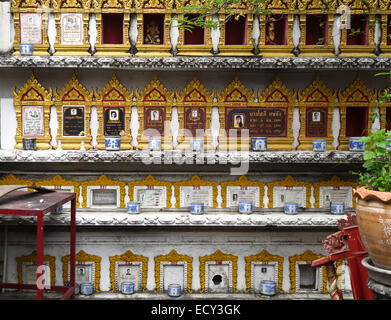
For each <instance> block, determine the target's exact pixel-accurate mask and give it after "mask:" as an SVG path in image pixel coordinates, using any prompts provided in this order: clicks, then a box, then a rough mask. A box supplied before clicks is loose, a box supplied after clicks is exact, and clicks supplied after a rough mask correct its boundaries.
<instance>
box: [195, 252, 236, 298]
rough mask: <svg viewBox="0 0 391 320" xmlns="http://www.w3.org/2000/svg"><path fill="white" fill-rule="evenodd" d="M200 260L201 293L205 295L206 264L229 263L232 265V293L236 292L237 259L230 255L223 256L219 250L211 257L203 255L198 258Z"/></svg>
mask: <svg viewBox="0 0 391 320" xmlns="http://www.w3.org/2000/svg"><path fill="white" fill-rule="evenodd" d="M199 260H200V281H201V293H206V283H205V282H206V281H205V279H206V270H205V269H206V262H217V263H224V262H231V265H232V292H233V293H235V292H236V281H237V274H238V257H237V256H234V255H232V254H225V253H223V252H221V251H220V250H217V251H216V252H215V253H213V254H211V255H205V256H202V257H199Z"/></svg>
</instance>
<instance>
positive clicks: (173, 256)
mask: <svg viewBox="0 0 391 320" xmlns="http://www.w3.org/2000/svg"><path fill="white" fill-rule="evenodd" d="M154 260H155V283H156V292H160V291H161V290H163V288H160V281H161V279H160V271H161V270H160V263H161V262H169V263H177V262H185V263H186V269H187V274H186V278H187V279H186V283H187V292H188V293H191V291H192V290H191V284H192V275H193V258H192V257H190V256H187V255H182V254H178V253H177V252H176V251H175V250H171V251H170V253H169V254H166V255H160V256H157V257H155V258H154Z"/></svg>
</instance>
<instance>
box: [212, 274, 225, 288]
mask: <svg viewBox="0 0 391 320" xmlns="http://www.w3.org/2000/svg"><path fill="white" fill-rule="evenodd" d="M212 281H213V284H214V285H215V286H218V285H219V284H220V283H221V282H222V281H223V277H222V276H221V275H220V274H216V275H215V276H214V277H213V278H212Z"/></svg>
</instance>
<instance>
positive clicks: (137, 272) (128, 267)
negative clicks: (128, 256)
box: [116, 262, 142, 291]
mask: <svg viewBox="0 0 391 320" xmlns="http://www.w3.org/2000/svg"><path fill="white" fill-rule="evenodd" d="M141 275H142V272H141V262H132V263H126V262H119V263H117V279H116V280H117V281H116V286H117V287H116V289H117V290H121V284H122V283H123V282H133V283H134V291H139V290H141Z"/></svg>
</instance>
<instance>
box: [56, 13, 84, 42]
mask: <svg viewBox="0 0 391 320" xmlns="http://www.w3.org/2000/svg"><path fill="white" fill-rule="evenodd" d="M60 19H61V20H60V21H61V22H60V24H61V44H65V45H82V44H83V14H82V13H62V14H61V18H60Z"/></svg>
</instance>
